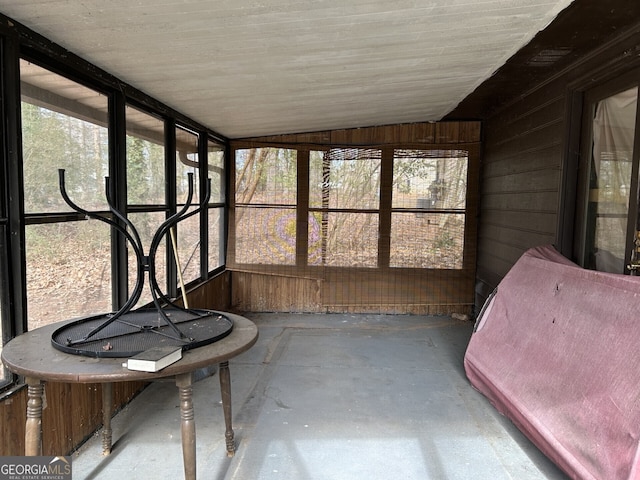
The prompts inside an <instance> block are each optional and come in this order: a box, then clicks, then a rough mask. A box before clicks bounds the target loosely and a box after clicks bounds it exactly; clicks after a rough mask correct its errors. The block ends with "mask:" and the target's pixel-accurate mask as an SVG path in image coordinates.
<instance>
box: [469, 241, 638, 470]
mask: <svg viewBox="0 0 640 480" xmlns="http://www.w3.org/2000/svg"><path fill="white" fill-rule="evenodd" d="M464 365H465V370H466V373H467V377H468V378H469V380H470V381H471V384H472V385H473V386H474V387H475V388H477V389H478V390H479V391H480V392H482V393H483V394H484V395H485V396H486V397H487V398H488V399H489V400H490V401H491V403H493V405H494V406H495V407H496V408H497V409H498V411H500V412H501V413H502V414H504V415H505V416H507V417H508V418H510V419H511V420H512V421H513V422H514V423H515V424H516V425H517V426H518V428H519V429H520V430H521V431H522V432H523V433H524V434H525V435H527V437H529V438H530V439H531V440H532V441H533V443H535V444H536V445H537V446H538V447H539V448H540V449H541V450H542V451H543V452H544V453H545V454H546V455H547V456H548V457H549V458H551V459H552V460H553V461H554V462H555V463H556V464H557V465H558V466H559V467H560V468H561V469H562V470H564V471H565V472H566V473H567V474H568V475H569V476H571V477H572V478H581V479H598V480H614V479H636V480H640V465H639V463H640V458H639V455H640V453H639V449H638V445H639V442H640V277H630V276H625V275H614V274H607V273H601V272H594V271H590V270H584V269H582V268H580V267H578V266H576V265H575V264H573V263H571V262H570V261H569V260H567V259H566V258H564V257H563V256H561V255H560V254H559V253H557V252H556V251H555V250H554V249H553V247H550V246H547V247H539V248H534V249H531V250H529V251H527V252H526V253H525V254H524V255H523V256H522V257H521V258H520V259H519V260H518V262H517V263H516V264H515V265H514V266H513V268H512V269H511V270H510V271H509V273H508V274H507V275H506V276H505V278H504V279H503V280H502V282H501V283H500V285H499V286H498V288H497V291H496V293H495V295H494V296H493V298H492V299H491V300H490V301H489V302H488V303H487V305H486V308H485V310H484V312H483V313H482V315H481V317H480V318H479V321H478V324H477V325H476V331H475V333H474V334H473V335H472V337H471V340H470V342H469V346H468V347H467V351H466V354H465V359H464Z"/></svg>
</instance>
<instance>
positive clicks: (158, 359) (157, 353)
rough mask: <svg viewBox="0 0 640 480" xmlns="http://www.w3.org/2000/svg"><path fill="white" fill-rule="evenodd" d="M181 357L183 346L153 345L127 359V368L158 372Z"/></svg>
mask: <svg viewBox="0 0 640 480" xmlns="http://www.w3.org/2000/svg"><path fill="white" fill-rule="evenodd" d="M181 358H182V347H176V346H175V345H165V346H162V347H152V348H150V349H148V350H145V351H144V352H140V353H139V354H137V355H134V356H133V357H131V358H130V359H129V360H128V361H127V368H128V369H129V370H138V371H141V372H157V371H158V370H162V369H163V368H164V367H166V366H168V365H171V364H172V363H175V362H177V361H178V360H180V359H181Z"/></svg>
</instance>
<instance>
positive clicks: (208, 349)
mask: <svg viewBox="0 0 640 480" xmlns="http://www.w3.org/2000/svg"><path fill="white" fill-rule="evenodd" d="M224 315H226V316H227V317H228V318H230V319H231V320H232V321H233V330H232V331H231V333H230V334H229V335H228V336H226V337H224V338H223V339H221V340H218V341H216V342H214V343H211V344H209V345H205V346H202V347H198V348H194V349H192V350H186V351H185V352H183V354H182V359H180V360H179V361H177V362H176V363H173V364H171V365H169V366H168V367H166V368H164V369H162V370H160V371H159V372H139V371H135V370H129V369H128V368H127V367H126V365H124V366H123V363H126V360H127V359H126V358H93V357H87V356H81V355H73V354H69V353H64V352H62V351H60V350H57V349H56V348H54V347H53V346H52V345H51V334H52V333H53V332H54V331H55V330H57V329H58V328H60V327H61V326H63V325H64V324H65V323H69V322H73V321H75V320H69V321H66V322H59V323H55V324H52V325H46V326H44V327H41V328H37V329H35V330H32V331H30V332H27V333H24V334H22V335H19V336H17V337H15V338H13V339H12V340H11V341H9V343H7V344H6V345H5V346H4V347H3V348H2V362H3V363H4V364H5V366H6V367H7V368H8V369H9V370H10V371H11V372H13V373H16V374H18V375H24V376H25V377H32V378H37V379H40V380H48V381H52V382H64V383H108V382H125V381H127V382H128V381H136V380H153V379H158V378H164V377H172V376H175V375H179V374H183V373H188V372H192V371H194V370H197V369H199V368H203V367H207V366H209V365H214V364H218V363H221V362H226V361H228V360H229V359H231V358H233V357H235V356H237V355H239V354H241V353H242V352H244V351H246V350H248V349H249V348H251V347H252V346H253V345H254V344H255V343H256V341H257V340H258V327H256V325H255V324H254V323H253V322H252V321H251V320H249V319H247V318H244V317H242V316H240V315H235V314H231V313H227V312H225V313H224Z"/></svg>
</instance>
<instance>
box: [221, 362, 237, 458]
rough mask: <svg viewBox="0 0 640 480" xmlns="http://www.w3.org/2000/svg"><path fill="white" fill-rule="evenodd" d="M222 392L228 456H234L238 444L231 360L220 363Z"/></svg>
mask: <svg viewBox="0 0 640 480" xmlns="http://www.w3.org/2000/svg"><path fill="white" fill-rule="evenodd" d="M220 393H221V395H222V411H223V412H224V425H225V432H224V438H225V440H226V442H227V456H228V457H233V455H234V454H235V453H236V445H235V441H234V434H233V427H232V419H231V373H230V372H229V362H222V363H221V364H220Z"/></svg>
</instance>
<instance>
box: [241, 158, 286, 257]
mask: <svg viewBox="0 0 640 480" xmlns="http://www.w3.org/2000/svg"><path fill="white" fill-rule="evenodd" d="M296 159H297V155H296V151H295V150H290V149H285V148H270V147H268V148H253V149H242V150H237V151H236V185H235V189H236V211H235V219H236V244H235V251H236V262H237V263H246V264H262V265H295V264H296V235H297V231H296V201H297V193H296V188H297V173H296V172H297V168H296V165H297V163H296Z"/></svg>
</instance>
